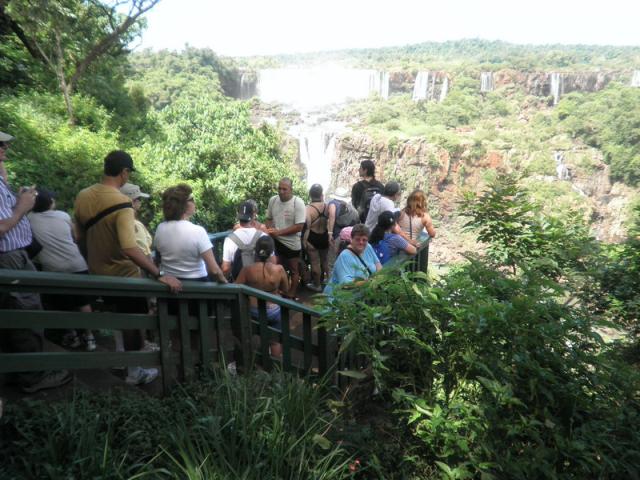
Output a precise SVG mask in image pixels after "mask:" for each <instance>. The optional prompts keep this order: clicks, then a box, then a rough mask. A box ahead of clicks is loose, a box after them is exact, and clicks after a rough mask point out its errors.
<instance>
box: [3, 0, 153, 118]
mask: <svg viewBox="0 0 640 480" xmlns="http://www.w3.org/2000/svg"><path fill="white" fill-rule="evenodd" d="M159 1H160V0H108V1H100V0H9V1H7V0H0V23H2V24H3V25H4V26H5V28H8V29H10V30H11V31H13V32H14V33H15V35H16V36H17V37H18V38H19V39H20V42H22V44H23V45H24V47H25V48H26V49H27V50H28V51H29V53H30V54H31V56H32V57H33V58H35V59H37V60H39V61H40V62H42V63H43V64H44V65H45V66H46V68H47V69H48V70H50V71H51V72H52V73H53V74H54V75H55V77H56V80H57V82H58V86H59V88H60V91H61V92H62V95H63V96H64V100H65V105H66V107H67V114H68V118H69V123H71V124H73V123H75V114H74V108H73V103H72V95H73V93H74V91H75V89H76V87H77V85H78V82H79V81H80V80H81V79H82V77H83V75H84V74H85V73H86V72H87V69H88V68H89V67H90V66H91V65H92V64H94V63H95V62H96V60H98V59H100V58H101V57H102V56H104V55H105V54H107V53H117V52H122V51H124V49H125V47H126V45H127V44H128V43H129V42H130V41H131V40H132V39H133V38H134V37H135V36H136V35H138V34H139V32H140V30H141V27H142V23H141V16H142V15H143V14H144V13H146V12H147V11H149V10H150V9H151V8H153V7H154V6H155V5H156V4H157V3H158V2H159Z"/></svg>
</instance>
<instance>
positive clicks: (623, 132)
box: [556, 84, 640, 185]
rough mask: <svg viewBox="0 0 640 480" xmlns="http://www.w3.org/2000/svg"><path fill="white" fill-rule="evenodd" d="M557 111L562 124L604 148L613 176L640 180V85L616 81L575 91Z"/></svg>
mask: <svg viewBox="0 0 640 480" xmlns="http://www.w3.org/2000/svg"><path fill="white" fill-rule="evenodd" d="M556 114H557V117H558V119H559V121H560V127H561V128H563V129H564V130H565V131H567V132H568V133H569V134H570V135H573V136H577V137H580V138H582V139H583V140H584V141H585V142H586V143H587V144H589V145H591V146H593V147H596V148H599V149H601V150H602V152H603V153H604V160H605V162H606V163H608V164H609V165H611V177H612V179H614V180H620V181H623V182H625V183H627V184H630V185H637V184H638V182H640V89H637V88H631V87H626V86H622V85H619V84H618V85H616V84H614V85H610V86H609V87H608V88H606V89H604V90H602V91H600V92H596V93H593V94H582V93H572V94H570V95H567V96H566V97H564V98H563V99H562V100H561V101H560V103H559V104H558V106H557V109H556Z"/></svg>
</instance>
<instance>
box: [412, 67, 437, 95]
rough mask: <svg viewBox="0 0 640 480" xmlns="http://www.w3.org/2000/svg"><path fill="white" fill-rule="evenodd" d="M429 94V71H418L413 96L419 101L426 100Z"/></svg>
mask: <svg viewBox="0 0 640 480" xmlns="http://www.w3.org/2000/svg"><path fill="white" fill-rule="evenodd" d="M434 77H435V75H434ZM428 96H429V72H418V75H417V76H416V80H415V83H414V84H413V95H412V97H411V98H412V99H413V100H414V101H416V102H417V101H418V100H426V99H427V97H428Z"/></svg>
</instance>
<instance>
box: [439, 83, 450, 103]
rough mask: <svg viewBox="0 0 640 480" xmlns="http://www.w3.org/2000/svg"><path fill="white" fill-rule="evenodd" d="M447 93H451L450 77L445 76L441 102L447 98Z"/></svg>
mask: <svg viewBox="0 0 640 480" xmlns="http://www.w3.org/2000/svg"><path fill="white" fill-rule="evenodd" d="M447 93H449V77H444V80H443V81H442V88H441V89H440V98H439V101H440V102H443V101H444V99H445V98H447Z"/></svg>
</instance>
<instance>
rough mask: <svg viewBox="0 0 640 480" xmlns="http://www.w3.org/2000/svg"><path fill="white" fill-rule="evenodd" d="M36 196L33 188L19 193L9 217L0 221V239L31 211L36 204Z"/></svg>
mask: <svg viewBox="0 0 640 480" xmlns="http://www.w3.org/2000/svg"><path fill="white" fill-rule="evenodd" d="M36 195H37V192H36V190H35V187H31V188H28V189H23V190H21V191H20V193H19V194H18V198H17V200H16V204H15V206H14V207H13V211H12V212H11V216H10V217H7V218H3V219H2V220H0V237H2V236H4V235H6V234H7V233H8V232H9V231H11V229H13V228H14V227H15V226H16V225H17V224H18V223H19V222H20V220H22V217H24V216H25V215H26V214H27V213H29V212H30V211H31V209H32V208H33V205H34V203H35V202H36Z"/></svg>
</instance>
